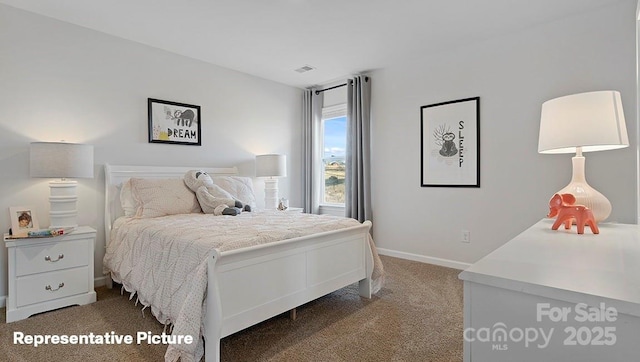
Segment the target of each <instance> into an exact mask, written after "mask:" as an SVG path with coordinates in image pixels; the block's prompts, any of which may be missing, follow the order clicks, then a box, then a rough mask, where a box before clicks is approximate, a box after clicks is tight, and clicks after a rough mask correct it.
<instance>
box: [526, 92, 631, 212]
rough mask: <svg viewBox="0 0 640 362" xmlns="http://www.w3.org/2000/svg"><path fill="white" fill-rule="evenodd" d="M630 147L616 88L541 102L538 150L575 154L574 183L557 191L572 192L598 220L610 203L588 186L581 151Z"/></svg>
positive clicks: (573, 162) (549, 152) (580, 203)
mask: <svg viewBox="0 0 640 362" xmlns="http://www.w3.org/2000/svg"><path fill="white" fill-rule="evenodd" d="M628 146H629V137H628V135H627V127H626V124H625V120H624V112H623V109H622V101H621V98H620V93H619V92H617V91H597V92H587V93H579V94H573V95H568V96H564V97H559V98H555V99H552V100H549V101H547V102H544V103H543V104H542V113H541V118H540V134H539V138H538V152H539V153H546V154H557V153H574V152H575V153H576V155H575V156H574V157H573V158H572V166H573V173H572V176H571V182H570V183H569V184H568V185H567V186H566V187H564V188H563V189H562V190H560V191H558V192H557V193H560V194H563V193H570V194H572V195H573V196H575V197H576V204H579V205H585V206H587V207H588V208H590V209H591V211H592V212H593V215H594V218H595V219H596V222H600V221H603V220H605V219H606V218H607V217H608V216H609V214H610V213H611V203H610V202H609V200H608V199H607V198H606V197H605V196H604V195H602V194H601V193H600V192H598V191H597V190H595V189H594V188H593V187H591V186H589V184H587V181H586V177H585V158H584V157H583V156H582V152H593V151H605V150H614V149H619V148H624V147H628Z"/></svg>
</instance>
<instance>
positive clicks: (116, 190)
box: [104, 164, 238, 243]
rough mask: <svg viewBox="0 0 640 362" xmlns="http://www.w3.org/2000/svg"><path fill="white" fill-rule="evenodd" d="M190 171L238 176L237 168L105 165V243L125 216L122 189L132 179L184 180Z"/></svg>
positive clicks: (212, 174)
mask: <svg viewBox="0 0 640 362" xmlns="http://www.w3.org/2000/svg"><path fill="white" fill-rule="evenodd" d="M189 170H204V171H206V172H207V173H208V174H210V175H211V176H233V175H237V174H238V169H237V168H236V167H225V168H220V167H195V166H186V167H165V166H122V165H120V166H116V165H109V164H105V165H104V174H105V182H104V188H105V190H104V191H105V192H104V195H105V202H104V232H105V237H106V239H105V242H106V243H108V242H109V234H110V233H111V226H112V225H113V222H114V221H115V219H117V218H118V217H120V216H122V215H124V211H122V206H121V205H120V189H121V187H122V185H123V184H124V183H125V182H126V181H127V180H128V179H130V178H131V177H139V178H155V179H163V178H183V177H184V174H185V173H187V171H189Z"/></svg>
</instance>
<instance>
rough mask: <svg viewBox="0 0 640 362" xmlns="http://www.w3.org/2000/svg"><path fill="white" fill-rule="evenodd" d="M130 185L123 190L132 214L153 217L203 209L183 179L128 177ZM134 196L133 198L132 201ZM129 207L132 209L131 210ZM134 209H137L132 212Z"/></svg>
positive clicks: (124, 208) (123, 206)
mask: <svg viewBox="0 0 640 362" xmlns="http://www.w3.org/2000/svg"><path fill="white" fill-rule="evenodd" d="M127 184H129V186H126V184H125V186H124V187H123V190H125V189H126V188H127V187H128V188H129V189H130V196H128V195H127V192H128V191H125V193H124V196H123V193H121V194H120V196H121V197H120V200H121V202H122V200H123V197H124V199H125V200H126V201H127V202H126V203H125V202H122V209H123V210H125V215H126V214H127V212H129V214H132V215H131V217H138V218H150V217H159V216H166V215H176V214H191V213H200V212H202V209H201V208H200V204H199V203H198V199H197V198H196V194H195V193H193V192H191V190H189V188H188V187H187V185H185V184H184V180H182V179H178V178H176V179H144V178H131V179H129V181H127ZM131 200H133V202H131ZM127 209H128V211H127ZM132 211H135V212H133V213H132Z"/></svg>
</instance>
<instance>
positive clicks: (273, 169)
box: [256, 155, 287, 177]
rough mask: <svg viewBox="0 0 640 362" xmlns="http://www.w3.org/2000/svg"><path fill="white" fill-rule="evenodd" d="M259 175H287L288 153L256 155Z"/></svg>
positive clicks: (257, 173) (257, 174)
mask: <svg viewBox="0 0 640 362" xmlns="http://www.w3.org/2000/svg"><path fill="white" fill-rule="evenodd" d="M256 176H257V177H286V176H287V156H286V155H259V156H256Z"/></svg>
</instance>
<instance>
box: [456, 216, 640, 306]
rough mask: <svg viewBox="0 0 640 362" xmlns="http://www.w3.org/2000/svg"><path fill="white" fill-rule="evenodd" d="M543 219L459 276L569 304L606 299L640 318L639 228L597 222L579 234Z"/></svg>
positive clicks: (463, 278) (550, 220) (588, 302)
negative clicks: (597, 231) (556, 227)
mask: <svg viewBox="0 0 640 362" xmlns="http://www.w3.org/2000/svg"><path fill="white" fill-rule="evenodd" d="M552 224H553V220H552V219H543V220H541V221H539V222H538V223H536V224H535V225H533V226H532V227H530V228H529V229H527V230H525V231H524V232H523V233H521V234H520V235H518V236H516V237H515V238H513V239H512V240H510V241H509V242H507V243H506V244H504V245H503V246H501V247H500V248H498V249H496V250H495V251H493V252H492V253H491V254H489V255H487V256H485V257H484V258H482V259H480V260H479V261H478V262H477V263H475V264H473V265H472V266H470V267H469V268H467V269H466V270H465V271H463V272H462V273H460V275H459V278H460V279H462V280H465V281H469V282H474V283H479V284H485V285H491V286H494V287H498V288H503V289H509V290H515V291H519V292H524V293H529V294H535V295H540V296H545V297H548V298H553V299H558V300H564V301H568V302H573V303H580V302H584V303H587V304H595V305H597V303H598V302H602V301H605V302H607V303H608V304H613V305H614V306H615V307H616V308H618V311H619V312H621V313H626V314H631V315H635V316H640V227H639V226H638V225H629V224H607V223H602V224H599V225H598V227H599V229H600V234H598V235H593V234H592V233H591V230H590V229H589V227H585V231H584V234H582V235H578V234H577V232H576V227H575V225H574V226H573V227H572V229H571V230H570V231H568V230H565V229H564V227H563V226H561V227H560V229H559V230H557V231H554V230H551V225H552Z"/></svg>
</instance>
